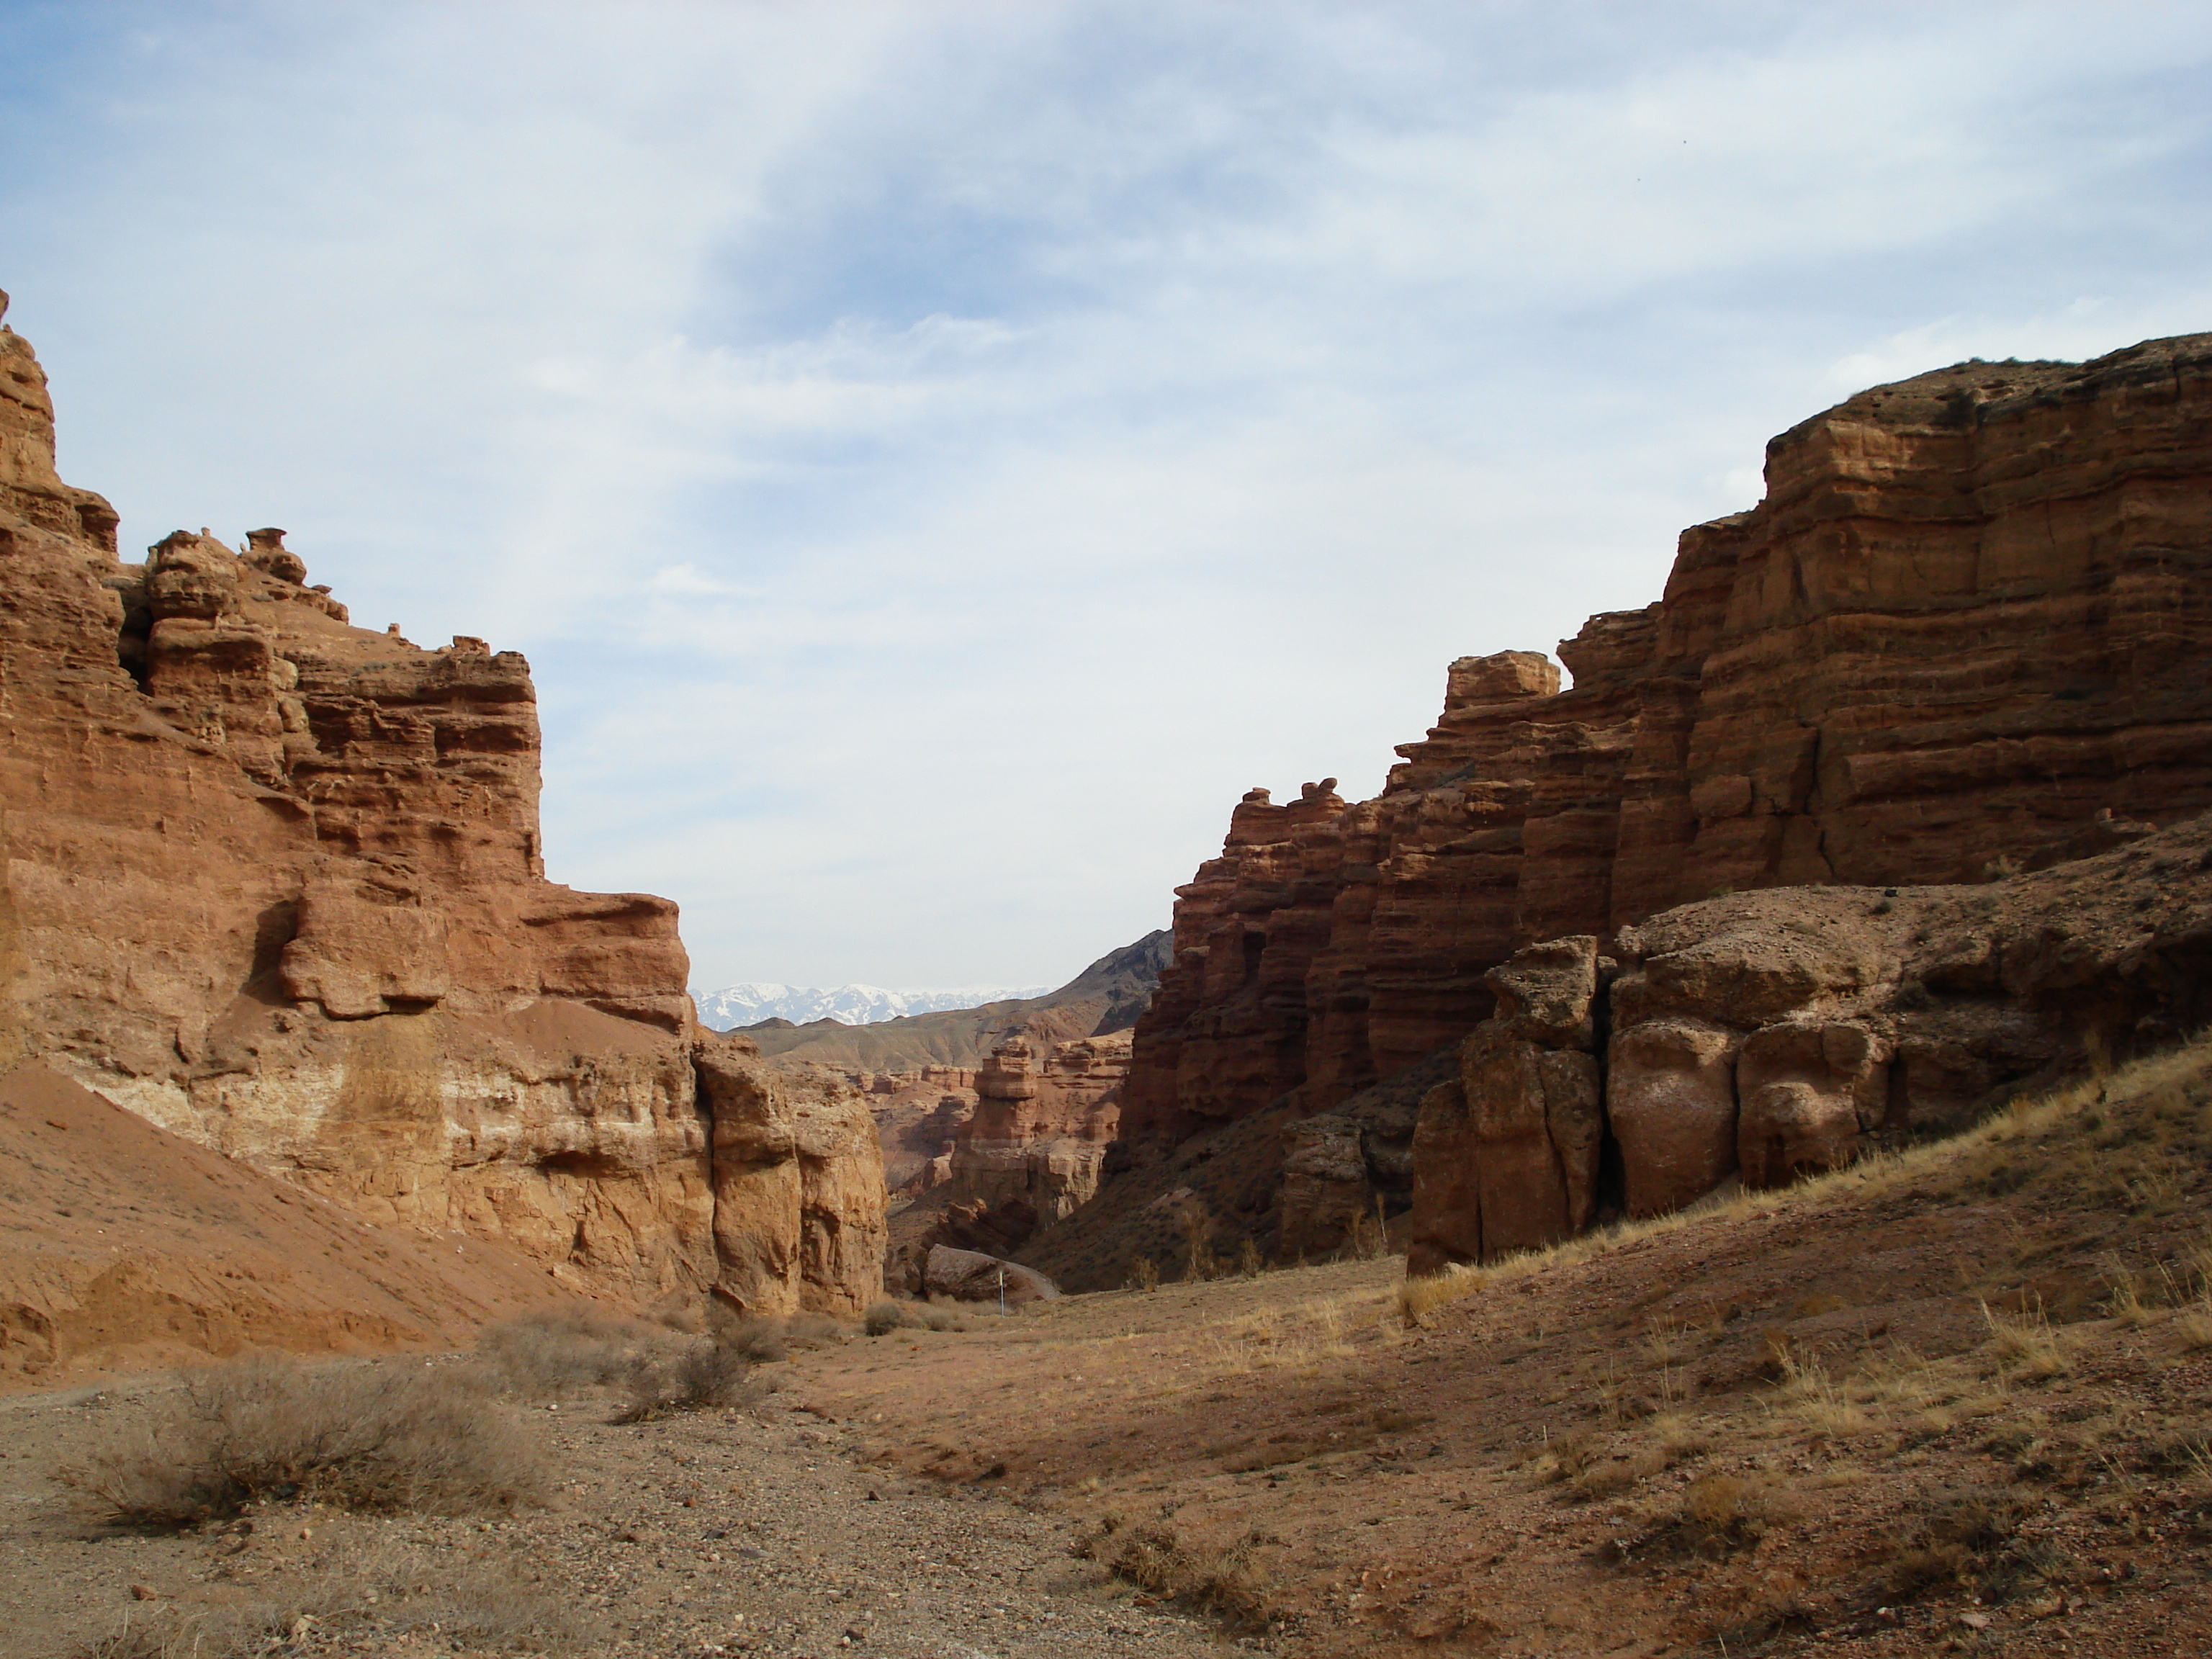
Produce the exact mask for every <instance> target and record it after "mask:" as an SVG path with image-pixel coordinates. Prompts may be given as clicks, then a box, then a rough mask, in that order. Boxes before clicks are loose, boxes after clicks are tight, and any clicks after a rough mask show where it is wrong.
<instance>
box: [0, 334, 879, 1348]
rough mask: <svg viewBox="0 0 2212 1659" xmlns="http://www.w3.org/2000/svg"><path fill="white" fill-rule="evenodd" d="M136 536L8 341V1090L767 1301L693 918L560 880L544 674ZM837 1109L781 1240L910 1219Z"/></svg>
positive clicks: (844, 1259)
mask: <svg viewBox="0 0 2212 1659" xmlns="http://www.w3.org/2000/svg"><path fill="white" fill-rule="evenodd" d="M0 309H4V306H0ZM115 529H116V516H115V514H114V513H113V512H112V510H111V509H110V508H109V507H108V506H107V504H106V502H105V501H102V500H101V499H100V497H98V496H96V495H91V494H90V493H89V492H87V491H84V490H80V489H73V488H71V487H70V486H69V485H67V484H64V483H63V482H62V481H61V480H60V478H59V477H58V476H57V475H56V473H55V471H54V465H53V426H52V407H51V404H50V403H49V402H48V399H47V396H46V383H45V377H44V375H43V374H42V373H41V371H40V368H39V365H38V362H37V360H36V358H35V357H34V356H33V353H32V351H31V349H30V347H29V346H28V345H27V343H25V342H24V341H23V340H22V339H21V337H19V336H17V335H16V334H15V333H14V332H13V331H11V330H8V329H6V328H5V327H0V572H3V573H4V577H5V580H4V583H0V677H4V683H3V684H0V803H4V808H5V812H4V817H0V855H3V856H4V860H5V862H4V874H5V881H4V884H3V885H0V1063H14V1062H15V1061H16V1060H21V1059H24V1058H27V1057H33V1058H38V1059H41V1060H45V1061H46V1063H47V1064H49V1065H51V1066H53V1067H54V1068H55V1069H56V1070H58V1071H59V1072H61V1073H64V1074H65V1075H67V1076H68V1077H70V1078H71V1079H75V1080H76V1082H78V1083H80V1084H82V1085H84V1086H86V1087H88V1088H89V1089H91V1090H93V1091H95V1092H97V1093H99V1094H100V1095H102V1096H104V1097H106V1098H107V1099H109V1100H111V1101H113V1102H115V1103H118V1104H120V1105H123V1106H125V1107H127V1108H128V1109H131V1110H132V1111H134V1112H137V1113H138V1114H139V1115H142V1116H143V1117H145V1118H147V1119H149V1120H150V1121H153V1122H155V1123H156V1124H158V1125H160V1126H161V1127H164V1128H166V1129H167V1130H170V1131H172V1132H173V1133H176V1134H179V1135H181V1136H183V1137H185V1139H189V1140H192V1141H196V1142H197V1143H199V1144H200V1145H202V1146H209V1147H212V1148H215V1149H216V1150H218V1151H221V1152H224V1153H227V1154H228V1155H231V1156H233V1157H235V1158H242V1159H244V1160H246V1161H247V1162H250V1163H252V1164H256V1165H258V1166H260V1167H261V1168H263V1169H265V1170H271V1171H274V1172H276V1173H278V1174H280V1175H283V1176H285V1177H287V1178H289V1179H290V1180H293V1181H295V1182H299V1183H301V1184H302V1185H306V1186H308V1187H311V1188H314V1189H315V1190H317V1191H319V1192H322V1193H325V1194H329V1195H331V1196H332V1197H335V1198H338V1199H341V1200H343V1201H344V1202H346V1203H347V1204H349V1205H350V1206H353V1207H354V1208H356V1210H358V1211H360V1212H362V1213H364V1214H366V1215H368V1216H369V1217H371V1218H374V1219H377V1220H382V1221H394V1222H400V1223H404V1224H407V1225H412V1226H416V1227H419V1228H427V1229H433V1230H441V1229H457V1230H459V1231H463V1232H466V1233H470V1234H473V1235H476V1236H477V1237H485V1238H495V1239H499V1240H502V1241H504V1242H506V1243H510V1244H513V1246H515V1247H516V1248H517V1249H520V1250H522V1251H523V1252H525V1253H526V1254H527V1255H530V1256H532V1257H534V1258H535V1259H537V1260H538V1261H541V1262H543V1263H544V1264H546V1265H547V1266H548V1267H553V1268H555V1269H556V1270H558V1271H559V1272H561V1273H574V1274H577V1275H580V1276H581V1277H582V1278H583V1279H586V1280H588V1281H590V1282H592V1283H595V1284H598V1285H603V1286H606V1287H611V1288H619V1289H620V1290H622V1291H623V1292H624V1293H625V1294H630V1295H638V1296H649V1295H658V1294H661V1293H666V1292H674V1291H702V1290H705V1289H707V1288H708V1287H712V1286H714V1285H718V1284H720V1283H722V1281H723V1280H724V1279H725V1278H726V1277H728V1276H729V1275H732V1274H734V1275H736V1279H735V1280H733V1281H732V1286H731V1287H730V1288H731V1290H732V1294H736V1295H738V1297H740V1299H747V1298H750V1299H754V1300H757V1299H758V1291H757V1278H758V1274H759V1273H760V1272H761V1271H763V1270H762V1269H761V1268H760V1267H759V1266H758V1264H757V1262H756V1261H754V1260H753V1258H752V1257H751V1256H750V1255H745V1254H744V1252H737V1253H736V1254H732V1251H733V1250H734V1249H735V1246H734V1244H733V1240H734V1239H735V1238H736V1237H737V1234H738V1231H743V1228H744V1227H750V1226H751V1225H753V1218H754V1212H752V1211H751V1210H748V1211H747V1212H746V1215H747V1219H746V1220H745V1221H744V1223H743V1225H742V1226H739V1225H737V1224H735V1223H733V1222H732V1220H731V1219H730V1218H718V1216H717V1191H718V1189H723V1188H731V1187H732V1183H733V1182H735V1184H737V1185H738V1186H742V1185H743V1184H744V1182H743V1181H742V1180H741V1179H739V1178H738V1177H735V1176H732V1175H731V1174H730V1172H729V1171H728V1170H726V1169H723V1168H720V1167H718V1165H717V1163H716V1158H717V1154H716V1152H715V1151H714V1146H713V1145H712V1142H713V1140H714V1138H715V1137H714V1136H713V1135H712V1133H710V1131H711V1127H712V1126H711V1125H710V1123H709V1121H708V1118H707V1116H706V1115H704V1114H703V1113H702V1109H701V1097H700V1092H699V1087H698V1083H697V1073H696V1070H695V1052H694V1051H695V1048H697V1047H698V1046H699V1045H700V1043H701V1042H702V1036H701V1033H700V1032H699V1031H698V1030H697V1029H696V1026H695V1024H694V1023H693V1020H692V1017H691V1009H690V1000H689V998H688V997H687V996H686V994H685V992H684V979H685V970H686V966H687V962H686V957H685V954H684V947H683V945H682V942H681V941H680V939H678V935H677V927H676V907H675V906H674V905H673V904H671V903H670V902H668V901H666V900H665V899H659V898H654V897H651V896H646V895H641V894H616V895H607V894H592V893H579V892H574V891H572V890H569V889H568V888H565V887H562V886H558V885H556V884H553V883H550V882H548V881H547V880H546V879H545V878H544V865H543V861H542V860H541V858H540V850H539V845H538V724H537V716H536V708H535V699H534V696H533V693H532V687H531V683H530V677H529V669H528V665H526V663H525V662H524V660H523V659H522V658H521V656H520V655H519V654H518V653H513V652H495V651H492V650H490V649H489V648H488V647H486V646H485V644H484V643H483V641H480V640H476V639H468V638H459V639H456V640H454V641H453V643H452V644H451V645H450V646H445V647H439V648H438V649H436V650H422V649H418V648H417V647H415V646H413V645H411V644H410V643H409V642H407V641H405V640H404V639H403V638H401V637H400V636H399V635H398V629H397V628H396V626H395V627H394V628H392V629H388V630H386V632H383V633H375V632H371V631H368V630H366V629H358V628H355V627H352V626H350V625H349V620H348V617H347V614H346V611H345V608H344V607H343V605H339V604H337V602H336V601H335V600H333V599H331V597H330V595H329V592H328V591H327V590H326V589H324V588H320V587H314V586H307V582H306V578H307V567H306V565H305V564H304V562H302V561H301V559H300V557H299V556H297V555H295V554H294V553H292V552H290V551H289V550H287V549H286V548H285V546H284V544H283V532H280V531H276V530H273V529H267V530H257V531H254V532H250V533H249V534H248V535H247V536H246V538H245V545H244V550H243V551H240V550H234V549H233V548H232V547H230V546H228V545H226V544H223V543H222V542H221V541H219V540H217V539H216V538H215V537H213V536H211V535H210V534H209V533H207V532H204V531H203V532H199V533H198V534H192V533H190V532H181V531H180V532H177V533H175V534H173V535H171V536H169V537H167V538H164V539H163V540H162V541H161V543H159V544H157V545H155V547H154V548H152V549H151V550H149V553H148V556H147V558H146V560H145V562H143V564H132V563H125V562H120V561H119V560H118V556H117V551H116V545H115ZM710 1051H711V1052H712V1053H714V1054H719V1053H720V1050H719V1049H718V1048H711V1045H710ZM717 1063H719V1062H717ZM797 1110H798V1108H796V1107H793V1111H797ZM806 1110H807V1112H811V1114H812V1116H813V1119H814V1120H815V1121H816V1127H815V1128H814V1129H812V1130H810V1131H809V1132H808V1134H809V1135H810V1136H811V1140H810V1141H809V1144H817V1143H818V1144H819V1145H821V1146H825V1147H829V1148H831V1150H829V1151H825V1152H822V1153H821V1154H820V1155H819V1156H820V1158H827V1159H829V1161H830V1162H831V1163H833V1164H834V1163H836V1161H837V1160H838V1159H840V1158H848V1156H849V1157H851V1158H854V1159H858V1160H859V1161H858V1162H856V1163H855V1164H854V1172H853V1173H851V1174H850V1175H849V1176H845V1175H841V1176H836V1177H834V1178H830V1177H826V1176H825V1177H819V1178H816V1179H815V1182H814V1186H813V1187H812V1188H808V1187H807V1185H806V1183H805V1182H800V1183H799V1187H798V1188H794V1189H793V1191H794V1192H796V1193H799V1194H801V1196H799V1198H798V1199H797V1200H795V1201H796V1202H797V1203H798V1204H799V1210H797V1211H794V1212H793V1214H791V1215H790V1216H788V1217H787V1218H783V1220H782V1221H779V1222H777V1223H776V1224H775V1225H777V1226H778V1227H781V1226H783V1225H784V1222H786V1221H787V1222H788V1224H789V1227H790V1229H795V1230H797V1231H798V1233H799V1235H800V1236H802V1237H805V1238H809V1239H811V1238H814V1237H815V1234H814V1233H811V1232H808V1231H806V1228H807V1227H808V1226H810V1225H811V1223H810V1222H805V1221H803V1220H802V1218H801V1217H802V1212H803V1213H804V1214H806V1215H811V1214H813V1213H815V1212H816V1211H817V1210H821V1209H822V1208H823V1206H824V1205H826V1206H827V1210H826V1211H824V1212H836V1214H838V1215H840V1216H842V1217H845V1218H847V1222H848V1231H851V1230H852V1224H853V1222H854V1218H856V1217H857V1216H858V1214H859V1211H858V1210H857V1209H855V1208H854V1206H853V1204H852V1202H851V1201H849V1200H848V1197H847V1196H842V1195H841V1196H836V1197H834V1198H829V1199H821V1198H820V1196H819V1192H820V1189H821V1188H822V1187H823V1182H824V1181H825V1180H826V1181H828V1183H829V1185H830V1186H838V1185H839V1184H840V1183H844V1184H848V1185H849V1184H851V1183H852V1182H862V1184H866V1182H863V1179H862V1178H863V1176H867V1180H868V1181H872V1182H873V1184H874V1187H875V1188H876V1191H877V1192H878V1198H877V1200H876V1202H877V1205H878V1216H879V1214H880V1202H881V1200H880V1179H879V1176H880V1164H878V1163H872V1162H869V1161H868V1160H867V1158H866V1156H865V1155H864V1154H862V1152H860V1147H859V1140H860V1139H867V1140H869V1141H870V1143H871V1146H872V1136H871V1135H867V1134H866V1133H865V1130H866V1115H865V1113H864V1112H862V1111H860V1108H859V1107H858V1104H857V1103H836V1102H829V1101H824V1102H820V1103H814V1104H812V1105H810V1106H809V1107H808V1108H807V1109H806ZM801 1115H805V1114H804V1113H802V1114H801ZM833 1118H834V1119H836V1120H837V1122H838V1124H839V1125H840V1126H842V1127H835V1128H832V1127H827V1126H828V1124H829V1120H830V1119H833ZM854 1126H858V1129H857V1131H856V1130H855V1127H854ZM838 1149H842V1150H838ZM743 1156H744V1158H752V1157H753V1152H752V1150H750V1148H749V1149H748V1150H747V1151H746V1152H744V1154H743ZM803 1156H804V1157H814V1156H816V1155H815V1154H812V1153H805V1154H803ZM860 1164H866V1170H862V1169H861V1168H860ZM746 1167H748V1168H750V1167H751V1166H750V1164H748V1165H747V1166H746ZM869 1170H872V1171H873V1172H874V1173H873V1175H872V1176H868V1175H867V1171H869ZM807 1193H812V1194H815V1196H813V1197H807V1196H805V1195H804V1194H807ZM817 1200H819V1201H818V1202H817ZM810 1205H811V1206H814V1207H813V1208H811V1209H810V1208H809V1207H808V1206H810ZM762 1225H767V1224H766V1223H765V1222H763V1223H762ZM858 1230H859V1231H866V1230H865V1227H860V1228H859V1229H858ZM778 1237H781V1234H779V1235H778ZM878 1243H880V1241H879V1240H878ZM777 1259H778V1260H783V1259H785V1258H783V1257H781V1256H780V1257H778V1258H777ZM791 1259H793V1260H795V1261H796V1262H797V1263H798V1265H797V1267H796V1268H795V1269H794V1273H795V1275H796V1276H795V1277H787V1279H785V1280H784V1281H783V1283H784V1286H785V1288H784V1291H782V1292H781V1294H785V1295H786V1296H787V1297H788V1298H790V1299H793V1300H798V1299H808V1300H812V1301H817V1302H819V1303H820V1304H822V1305H825V1306H836V1307H841V1308H842V1307H858V1306H860V1305H862V1304H864V1303H865V1302H866V1300H867V1298H868V1297H870V1296H872V1294H874V1291H875V1282H874V1280H873V1278H872V1275H873V1273H874V1272H875V1270H876V1268H875V1264H876V1262H877V1261H879V1259H880V1256H879V1253H878V1254H877V1255H873V1256H871V1255H870V1253H869V1252H868V1251H867V1250H866V1249H856V1250H855V1251H854V1252H853V1253H850V1254H849V1255H841V1254H840V1252H839V1251H838V1250H837V1249H831V1248H829V1247H827V1246H823V1247H821V1248H817V1247H816V1246H814V1245H811V1244H807V1245H802V1246H801V1247H799V1249H798V1253H797V1255H796V1256H795V1257H793V1258H791ZM739 1281H741V1283H740V1282H739Z"/></svg>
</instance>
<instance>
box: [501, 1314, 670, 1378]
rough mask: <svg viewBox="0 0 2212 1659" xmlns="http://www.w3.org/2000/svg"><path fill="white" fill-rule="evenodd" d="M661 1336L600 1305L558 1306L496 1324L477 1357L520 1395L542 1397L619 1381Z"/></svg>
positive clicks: (633, 1320)
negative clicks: (610, 1312) (584, 1306)
mask: <svg viewBox="0 0 2212 1659" xmlns="http://www.w3.org/2000/svg"><path fill="white" fill-rule="evenodd" d="M654 1340H665V1339H661V1338H659V1334H658V1333H656V1332H653V1331H650V1330H648V1329H647V1327H645V1326H644V1325H642V1324H641V1323H639V1322H637V1321H636V1320H635V1319H627V1318H624V1317H623V1316H619V1315H615V1314H608V1313H603V1312H601V1311H600V1310H598V1309H596V1308H557V1309H549V1310H545V1311H544V1312H542V1313H534V1314H526V1315H525V1316H523V1317H521V1318H520V1319H510V1320H508V1321H507V1322H505V1323H503V1324H499V1325H494V1326H492V1327H490V1328H489V1329H487V1330H485V1331H484V1332H483V1334H482V1335H480V1336H479V1337H477V1358H478V1359H480V1360H481V1361H483V1364H485V1365H486V1366H487V1367H489V1370H491V1372H492V1374H493V1375H494V1376H496V1377H498V1379H499V1380H500V1382H501V1384H502V1385H504V1386H505V1387H507V1388H508V1389H513V1391H514V1392H516V1393H517V1394H521V1395H529V1396H532V1397H533V1398H537V1399H544V1398H545V1397H547V1396H549V1395H562V1394H571V1393H574V1391H576V1390H577V1389H588V1388H593V1387H596V1386H598V1385H599V1384H602V1383H613V1382H616V1381H618V1380H619V1379H620V1378H622V1377H623V1376H626V1375H628V1373H629V1370H630V1367H631V1365H632V1364H633V1363H634V1362H635V1359H636V1358H637V1356H638V1354H639V1353H640V1352H642V1351H643V1350H644V1349H645V1348H646V1347H647V1346H650V1345H651V1343H652V1342H653V1341H654Z"/></svg>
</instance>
